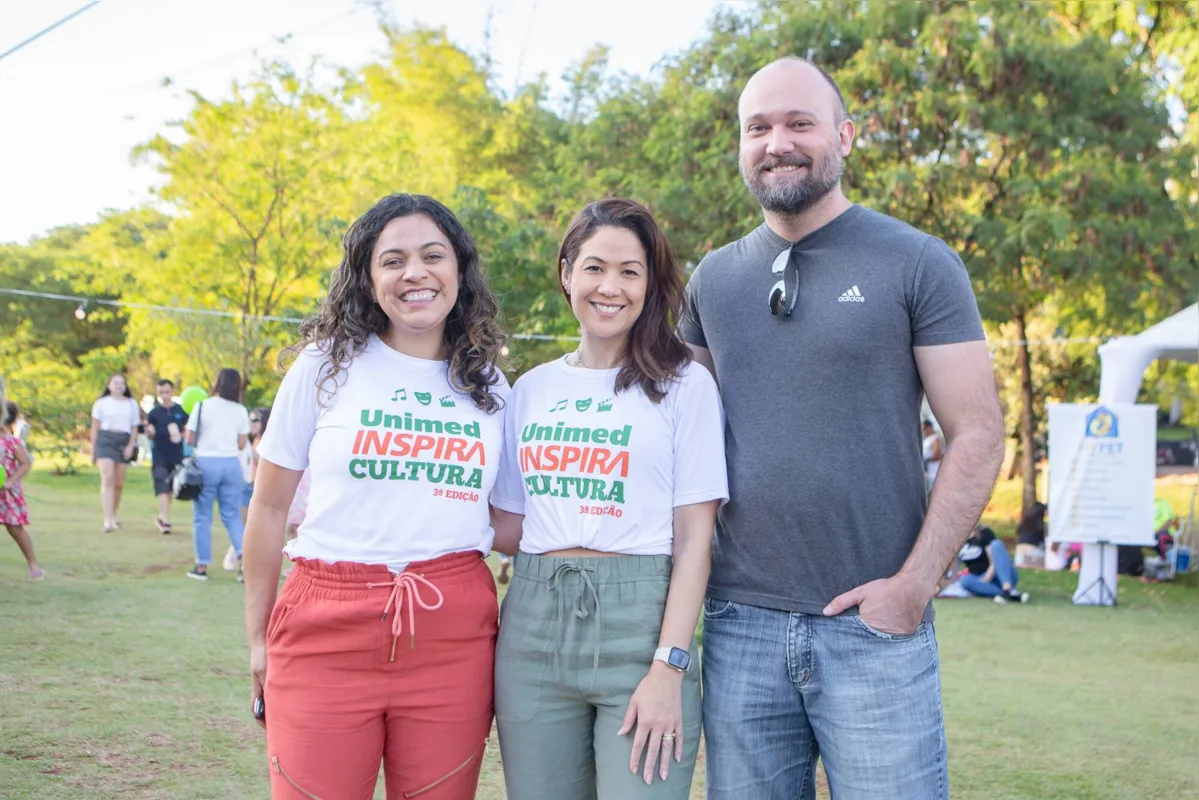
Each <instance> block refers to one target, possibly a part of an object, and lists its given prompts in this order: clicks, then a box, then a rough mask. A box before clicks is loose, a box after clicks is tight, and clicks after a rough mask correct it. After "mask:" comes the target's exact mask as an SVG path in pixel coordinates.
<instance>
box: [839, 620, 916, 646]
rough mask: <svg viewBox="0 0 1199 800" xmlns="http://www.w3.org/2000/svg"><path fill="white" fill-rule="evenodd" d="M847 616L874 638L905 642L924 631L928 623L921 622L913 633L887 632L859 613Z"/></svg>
mask: <svg viewBox="0 0 1199 800" xmlns="http://www.w3.org/2000/svg"><path fill="white" fill-rule="evenodd" d="M847 616H849V617H850V618H851V619H852V620H853V621H854V622H856V623H857V625H858V627H859V628H861V629H862V630H864V631H866V632H867V633H869V634H870V635H871V636H873V637H874V638H876V639H882V640H884V641H888V642H903V641H906V640H908V639H915V638H916V637H917V636H919V635H920V634H921V633H923V632H924V627H925V626H926V625H927V624H928V623H926V622H921V623H920V624H919V625H917V626H916V630H914V631H912V632H911V633H887V632H886V631H880V630H879V629H878V628H875V627H872V626H871V625H870V623H868V622H866V620H864V619H862V618H861V617H860V616H858V615H857V614H853V615H847Z"/></svg>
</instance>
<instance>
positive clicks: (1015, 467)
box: [1007, 437, 1024, 481]
mask: <svg viewBox="0 0 1199 800" xmlns="http://www.w3.org/2000/svg"><path fill="white" fill-rule="evenodd" d="M1023 452H1024V451H1023V450H1022V449H1021V448H1020V439H1019V438H1018V437H1017V439H1016V450H1015V452H1013V453H1012V463H1011V466H1009V467H1008V469H1007V479H1008V480H1009V481H1012V480H1015V479H1016V473H1018V472H1019V471H1020V454H1021V453H1023Z"/></svg>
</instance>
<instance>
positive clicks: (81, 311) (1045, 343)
mask: <svg viewBox="0 0 1199 800" xmlns="http://www.w3.org/2000/svg"><path fill="white" fill-rule="evenodd" d="M0 294H13V295H19V296H22V297H36V298H38V299H40V300H64V301H69V302H72V303H78V304H79V306H78V307H77V308H76V309H75V317H76V318H77V319H81V320H82V319H86V318H87V307H88V305H97V306H115V307H119V308H137V309H141V310H143V311H162V312H164V313H167V314H202V315H205V316H210V317H230V318H233V319H249V320H255V321H259V322H291V323H295V324H298V323H300V322H302V321H303V320H302V319H301V318H300V317H278V316H270V315H254V314H243V313H241V312H239V311H218V310H215V309H210V308H187V307H183V306H164V305H158V304H155V303H129V302H126V301H124V300H109V299H106V298H93V297H83V296H82V295H73V294H52V293H50V292H33V291H29V290H28V289H2V288H0ZM509 338H511V339H517V340H525V341H536V342H577V341H580V339H579V337H578V336H555V335H552V334H547V333H513V334H509ZM1108 338H1110V337H1100V336H1063V337H1058V338H1052V339H1009V340H1004V341H998V342H988V343H987V344H988V345H989V346H990V347H992V348H996V347H1019V346H1021V345H1027V346H1029V347H1050V346H1054V345H1064V344H1102V343H1103V342H1106V341H1107V340H1108Z"/></svg>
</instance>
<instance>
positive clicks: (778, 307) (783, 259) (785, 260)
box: [767, 246, 799, 317]
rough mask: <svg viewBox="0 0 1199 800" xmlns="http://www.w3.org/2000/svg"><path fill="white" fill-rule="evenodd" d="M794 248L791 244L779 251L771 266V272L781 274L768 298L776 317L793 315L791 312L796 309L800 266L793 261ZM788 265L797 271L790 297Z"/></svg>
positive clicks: (771, 310) (771, 311) (772, 312)
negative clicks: (788, 290)
mask: <svg viewBox="0 0 1199 800" xmlns="http://www.w3.org/2000/svg"><path fill="white" fill-rule="evenodd" d="M794 250H795V247H794V246H791V247H788V248H787V249H786V250H784V251H783V252H781V253H779V254H778V257H777V258H775V259H774V264H773V265H771V267H770V272H771V274H774V275H779V276H780V277H779V279H778V282H777V283H775V284H774V286H772V287H771V288H770V296H769V297H768V298H767V302H769V304H770V313H771V314H773V315H774V316H776V317H777V316H779V315H780V314H781V315H783V316H784V317H789V316H791V312H792V311H794V310H795V301H796V300H798V299H799V267H797V266H796V265H795V264H793V263H792V261H793V259H792V258H791V256H792V253H793V251H794ZM788 267H790V268H791V270H792V271H793V272H794V273H795V288H794V289H793V290H792V291H791V296H790V298H788V296H787V268H788Z"/></svg>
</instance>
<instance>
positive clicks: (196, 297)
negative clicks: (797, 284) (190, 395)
mask: <svg viewBox="0 0 1199 800" xmlns="http://www.w3.org/2000/svg"><path fill="white" fill-rule="evenodd" d="M1197 26H1199V23H1197V22H1196V17H1195V16H1194V15H1193V14H1188V13H1187V11H1186V8H1185V4H1184V3H1183V2H1181V1H1180V0H1052V2H1040V1H1039V0H1036V1H1034V0H889V2H886V3H863V2H861V0H810V1H809V2H804V3H794V2H784V1H783V0H758V2H755V3H751V4H744V5H740V4H739V5H737V6H730V7H725V8H723V9H721V10H719V11H717V12H716V13H715V14H714V15H713V17H712V18H711V19H710V20H709V25H708V30H707V33H706V35H705V36H704V37H703V38H702V39H700V40H699V41H697V42H696V43H695V44H694V45H692V46H691V47H689V48H687V49H685V50H684V51H682V52H679V53H675V54H671V55H670V56H668V57H667V58H665V59H664V60H663V61H662V62H661V64H660V66H659V67H658V68H657V69H656V70H655V71H654V72H653V73H652V74H651V75H649V76H641V77H638V76H628V75H623V74H617V73H614V72H613V71H612V70H611V68H610V66H609V63H608V55H607V50H606V49H605V48H603V47H602V46H598V45H597V46H595V47H593V48H591V49H590V50H586V51H584V53H583V55H582V57H581V58H580V59H579V61H578V62H577V63H576V64H574V65H573V66H572V67H571V68H570V69H569V70H568V71H567V73H566V74H565V75H564V76H562V78H561V79H560V80H559V81H553V80H549V79H547V78H545V77H544V76H542V77H539V78H538V79H536V80H534V81H532V82H530V83H528V84H526V85H524V86H522V87H520V88H519V89H517V90H516V91H514V92H513V93H512V94H511V95H506V94H504V93H502V92H501V91H499V90H498V89H497V88H496V86H497V81H496V76H495V75H494V74H493V72H492V71H491V70H492V65H491V63H490V61H489V60H487V59H486V58H481V57H476V56H473V55H472V54H470V53H468V52H466V51H465V50H463V49H462V48H460V47H458V46H456V45H455V44H454V43H453V42H451V41H450V40H449V39H448V38H447V36H446V34H445V33H444V31H438V30H427V29H419V28H418V29H415V30H400V29H396V28H385V29H384V32H385V34H386V35H387V37H388V42H389V47H388V49H387V51H386V53H385V54H384V56H383V57H382V58H381V59H380V60H379V61H378V62H377V63H374V64H370V65H368V66H366V67H364V68H362V69H360V70H357V71H348V70H336V69H332V68H330V67H327V66H325V65H323V64H320V63H316V64H313V65H311V66H310V67H309V68H308V69H306V70H297V69H296V68H294V67H293V66H291V65H288V64H284V63H278V62H269V63H265V64H263V65H261V67H260V68H259V70H258V71H257V73H256V74H254V75H252V76H250V77H249V78H248V79H247V80H246V81H244V82H239V83H238V84H236V85H235V86H234V87H233V88H232V91H231V92H230V94H229V96H228V97H227V98H225V99H221V100H213V99H209V98H206V97H203V96H201V95H199V94H193V96H192V99H193V105H192V109H191V111H190V113H189V114H188V115H187V116H186V117H185V118H184V119H182V120H180V121H179V122H178V123H176V124H174V125H173V126H171V127H170V129H169V130H168V131H166V132H164V133H163V134H162V135H160V136H157V137H155V138H154V139H152V140H151V141H149V142H147V143H146V144H144V145H143V146H142V147H140V148H139V149H138V151H137V155H138V157H140V158H144V159H147V160H149V161H150V162H151V163H153V164H154V165H155V166H156V167H157V169H158V170H159V172H160V174H161V176H162V184H161V187H160V188H159V189H158V192H157V199H156V202H155V203H154V204H153V205H152V206H149V207H144V208H135V209H131V210H127V211H120V212H112V213H109V214H107V215H106V216H104V217H103V218H102V219H101V220H100V221H99V222H98V223H96V224H94V225H91V226H87V227H73V228H64V229H60V230H57V231H54V232H51V233H50V234H48V235H47V236H45V237H42V238H38V239H36V240H34V241H32V242H30V243H29V244H28V245H25V246H7V247H3V248H0V286H3V287H7V288H33V289H35V290H38V291H48V292H55V293H61V294H74V293H78V294H86V295H88V296H91V297H107V298H118V299H120V300H122V301H126V302H133V303H140V304H148V305H157V306H166V307H168V308H171V309H178V308H189V309H206V310H210V311H223V312H227V313H228V314H229V315H230V316H228V317H219V316H203V315H184V314H179V313H169V312H164V311H162V310H154V309H148V308H128V309H124V310H120V311H114V310H111V309H100V310H98V311H89V314H88V316H87V319H86V320H85V321H83V322H80V321H78V320H75V319H74V318H73V317H72V316H70V313H69V312H70V308H69V306H66V305H62V304H57V303H55V302H54V301H29V300H25V299H21V298H13V297H11V296H7V297H3V298H0V302H4V303H5V304H6V308H7V309H8V310H9V312H10V313H9V315H8V318H7V319H6V320H4V321H2V322H0V324H3V325H5V326H6V327H5V328H4V332H5V333H6V334H7V336H6V339H7V340H8V344H7V345H6V346H5V353H6V362H7V363H14V364H17V365H18V366H16V367H15V368H14V367H6V370H7V371H8V372H11V373H13V374H14V375H17V376H18V377H17V378H15V379H14V380H13V381H11V382H12V383H13V384H14V385H15V386H17V387H18V389H21V390H22V391H26V390H27V391H33V390H34V386H35V385H36V384H38V383H42V384H44V385H47V386H56V387H68V386H70V385H72V377H71V376H74V384H75V385H80V386H82V385H83V384H85V383H86V381H80V380H79V377H80V376H81V375H83V374H84V373H85V372H86V371H87V370H89V369H93V367H95V365H97V364H101V363H102V364H104V365H105V368H110V367H111V368H115V367H116V366H118V364H117V362H123V363H126V364H130V363H132V364H135V365H141V366H140V367H139V369H142V370H144V371H145V373H146V375H147V378H146V379H147V380H148V376H149V375H150V373H154V374H165V375H168V376H170V377H172V378H174V379H176V380H179V381H181V382H188V383H191V382H196V383H205V382H208V381H210V380H211V378H212V377H213V376H214V375H215V372H216V370H217V369H219V368H220V367H223V366H235V367H237V368H239V369H240V370H241V371H242V372H243V373H244V374H245V375H246V376H247V377H248V378H249V379H250V381H251V387H252V391H253V393H254V397H255V399H257V398H259V397H261V398H263V399H269V398H270V396H271V395H272V394H273V391H274V387H275V385H276V383H277V381H278V377H279V376H278V375H277V374H276V373H275V371H274V369H273V361H274V356H275V353H276V352H277V350H278V349H279V348H280V347H281V346H282V345H284V344H287V343H289V342H290V341H291V340H292V338H293V337H294V335H295V328H294V325H293V324H291V323H288V322H280V321H272V320H270V319H264V318H266V317H300V316H303V315H305V314H307V313H309V312H311V311H312V310H313V309H314V307H315V304H316V303H317V302H318V301H319V298H320V296H321V293H322V290H323V287H324V285H325V282H326V280H327V276H328V274H329V271H330V270H331V269H332V268H333V267H334V266H336V264H337V263H338V260H339V258H340V254H341V247H340V238H341V236H342V235H343V233H344V231H345V229H346V227H347V226H348V224H349V222H350V221H351V220H353V219H354V218H356V217H357V216H358V215H360V214H361V213H362V212H363V211H365V210H366V209H367V208H368V207H369V206H370V205H372V204H373V203H374V202H376V201H377V200H378V199H379V198H380V197H382V196H383V195H386V194H389V193H392V192H398V191H407V192H422V193H427V194H431V195H433V196H435V197H438V198H440V199H442V200H444V201H445V202H447V204H448V205H450V206H451V207H452V208H454V209H455V210H456V211H457V212H458V213H459V215H460V216H461V218H462V220H463V222H464V223H465V224H466V226H467V228H468V229H469V230H470V231H472V233H473V235H474V236H475V238H476V240H477V242H478V244H479V248H480V252H481V253H482V255H483V259H484V266H485V269H486V271H487V272H488V274H489V276H490V278H491V280H492V282H493V284H494V285H495V287H496V290H497V292H498V294H499V295H500V296H501V298H502V301H503V308H504V314H505V317H506V323H507V325H508V327H509V329H510V330H513V331H516V332H517V333H518V335H522V336H532V337H535V338H531V339H527V338H526V339H519V338H518V339H516V340H515V341H514V343H513V351H514V355H516V356H517V357H518V359H519V362H520V363H521V365H522V366H521V368H522V369H523V368H527V367H529V366H533V365H535V364H536V363H539V362H540V361H542V360H544V359H545V358H548V357H551V356H553V355H556V354H557V353H560V352H561V351H562V349H563V348H564V347H568V346H570V344H569V341H568V337H570V336H572V335H574V334H575V333H576V332H577V326H576V323H575V322H574V320H573V318H572V317H571V315H570V312H569V308H568V307H567V305H566V303H565V302H564V301H563V299H562V297H561V294H560V291H559V288H558V285H557V279H556V263H555V262H556V257H557V243H558V239H559V237H560V236H561V234H562V232H563V231H564V229H565V226H566V224H567V222H568V220H569V218H570V217H571V216H572V215H573V214H574V213H575V212H576V211H577V210H578V209H579V208H580V207H581V206H582V205H584V204H585V203H587V202H589V201H591V200H594V199H596V198H599V197H604V196H610V195H626V196H632V197H634V198H636V199H638V200H641V201H642V202H644V203H646V204H647V205H648V206H649V207H650V208H651V209H652V210H653V211H654V213H655V214H656V216H657V218H658V219H659V221H660V222H661V224H662V225H663V228H664V229H665V230H666V232H667V234H668V236H669V237H670V239H671V241H672V243H673V245H674V247H675V249H676V252H677V253H678V254H679V256H680V260H681V261H682V262H684V264H687V265H694V264H695V263H698V261H699V260H700V259H701V258H702V257H703V256H704V254H706V253H707V252H708V251H710V250H711V249H712V248H714V247H719V246H721V245H722V244H724V243H726V242H728V241H731V240H733V239H735V238H738V237H740V236H742V235H744V233H745V232H747V231H748V230H750V229H751V228H752V227H754V226H755V225H757V224H758V223H759V221H760V211H759V210H758V209H757V208H756V206H755V205H754V203H753V201H752V199H751V198H750V196H749V194H748V192H746V191H745V189H744V187H743V186H742V184H741V179H740V176H739V174H738V171H737V140H738V119H737V99H738V95H739V92H740V89H741V87H742V85H743V84H744V82H745V81H746V80H747V79H748V78H749V76H750V75H752V74H753V72H754V71H756V70H757V69H759V68H760V67H762V66H764V65H765V64H767V63H769V62H770V61H772V60H774V59H775V58H778V57H780V56H784V55H799V56H803V57H807V58H810V59H812V60H814V61H815V62H816V63H818V64H820V65H821V66H822V67H824V68H825V69H826V70H827V71H828V72H829V73H830V74H832V75H833V76H834V77H835V78H836V79H837V80H838V82H839V83H840V85H841V87H842V89H843V91H844V93H845V95H846V98H847V101H848V105H849V110H850V114H851V116H852V118H853V119H854V121H855V123H856V125H857V130H858V138H857V145H856V147H855V152H854V153H853V155H852V156H851V157H850V159H849V160H848V161H847V163H846V168H847V172H846V176H845V186H846V190H847V193H848V194H849V195H850V197H851V199H854V200H856V201H858V202H861V203H863V204H865V205H868V206H870V207H872V208H875V209H877V210H880V211H883V212H885V213H888V214H891V215H893V216H895V217H898V218H899V219H901V220H904V221H906V222H908V223H910V224H912V225H915V226H917V227H919V228H921V229H923V230H926V231H928V232H930V233H933V234H935V235H937V236H939V237H941V238H943V239H944V240H946V241H947V242H948V243H949V244H950V245H951V246H952V247H954V248H955V249H956V250H957V251H958V252H959V253H961V255H962V258H963V260H964V262H965V263H966V266H967V269H968V270H969V272H970V275H971V278H972V280H973V282H974V286H975V290H976V293H977V295H978V298H979V303H980V308H981V310H982V311H983V314H984V318H985V320H986V323H987V325H988V327H989V329H991V331H992V332H993V333H994V334H995V335H996V336H997V337H998V338H999V339H1003V340H1017V341H1021V340H1028V339H1034V340H1044V339H1053V338H1061V337H1070V336H1074V337H1079V336H1082V337H1096V338H1101V337H1104V336H1107V335H1111V334H1113V333H1120V332H1126V331H1127V330H1128V329H1129V328H1136V327H1139V326H1140V325H1141V324H1142V323H1143V322H1146V321H1150V320H1154V319H1157V318H1160V317H1162V316H1164V315H1165V314H1168V313H1171V312H1173V311H1176V310H1178V309H1179V308H1181V307H1182V306H1184V305H1185V304H1187V303H1188V302H1192V301H1193V299H1194V297H1195V294H1196V285H1195V280H1194V278H1195V275H1196V274H1197V273H1199V260H1197V259H1199V255H1197V253H1199V225H1197V220H1199V212H1197V209H1199V196H1197V190H1196V180H1197V179H1199V173H1197V171H1196V153H1197V152H1199V133H1197V130H1199V123H1197V119H1199V117H1197V115H1196V113H1195V110H1196V108H1197V106H1199V80H1196V75H1199V27H1197ZM20 312H25V313H20ZM14 314H16V316H14ZM18 317H19V318H20V321H19V324H18V323H17V322H14V321H13V320H16V319H18ZM9 359H13V361H11V362H9V361H8V360H9ZM996 367H997V371H998V375H999V378H1000V380H1001V383H1002V384H1003V387H1004V389H1003V393H1004V397H1005V400H1006V406H1007V407H1008V414H1009V424H1010V429H1011V431H1012V434H1013V436H1014V437H1016V438H1017V439H1018V441H1019V445H1018V449H1020V450H1021V451H1023V453H1024V454H1025V455H1026V458H1025V460H1024V472H1025V477H1026V486H1027V487H1028V490H1027V491H1028V492H1030V493H1031V491H1032V486H1033V485H1034V484H1035V482H1034V480H1033V470H1034V469H1035V463H1034V462H1033V461H1032V456H1033V454H1035V447H1034V444H1033V443H1034V441H1035V440H1036V439H1038V437H1040V436H1042V435H1043V427H1044V423H1043V420H1044V413H1043V403H1044V402H1045V400H1047V399H1054V400H1062V399H1070V398H1075V399H1081V398H1085V397H1092V396H1094V394H1095V392H1096V391H1097V383H1098V361H1097V358H1096V356H1095V353H1094V348H1093V347H1083V346H1078V345H1070V346H1055V347H1044V346H1033V347H1029V346H1020V347H1014V348H1006V347H1004V348H1000V349H999V351H998V352H997V353H996ZM1163 375H1165V377H1163V378H1161V379H1160V380H1158V381H1156V382H1154V381H1150V382H1149V384H1148V387H1147V391H1148V392H1149V393H1150V397H1151V398H1153V397H1156V396H1158V395H1160V394H1162V393H1165V394H1169V393H1172V392H1175V391H1177V388H1176V387H1177V381H1176V377H1175V373H1174V372H1169V374H1168V375H1167V374H1166V373H1163ZM89 380H90V378H89ZM22 387H24V388H22ZM62 396H63V397H64V398H73V399H72V400H71V402H78V403H83V402H84V400H85V398H83V397H82V394H80V396H79V397H77V398H76V397H74V395H72V394H71V393H70V391H64V392H62ZM47 402H49V401H47ZM64 402H67V400H65V399H64ZM1164 402H1165V403H1168V402H1169V401H1168V399H1166V400H1165V401H1164ZM1189 408H1190V407H1189ZM41 413H43V414H44V415H45V422H44V424H45V425H46V426H47V427H55V426H57V425H58V423H52V422H50V421H49V420H50V419H51V418H52V417H53V415H54V414H55V413H57V412H55V411H53V409H52V408H51V407H50V406H49V405H46V406H44V408H43V409H41ZM64 414H65V412H64ZM66 416H69V415H66ZM64 419H65V417H64ZM1191 421H1192V422H1196V421H1199V420H1191ZM64 426H65V423H64ZM64 426H58V427H56V428H55V429H56V430H65V428H66V427H69V426H65V427H64ZM1028 496H1029V497H1031V496H1032V495H1031V494H1029V495H1028Z"/></svg>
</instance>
